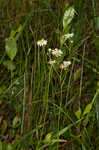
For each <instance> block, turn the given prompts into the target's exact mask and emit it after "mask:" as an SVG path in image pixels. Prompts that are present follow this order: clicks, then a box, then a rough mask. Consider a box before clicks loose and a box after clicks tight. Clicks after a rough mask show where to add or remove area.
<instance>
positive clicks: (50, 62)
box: [48, 60, 56, 65]
mask: <svg viewBox="0 0 99 150" xmlns="http://www.w3.org/2000/svg"><path fill="white" fill-rule="evenodd" d="M48 63H49V64H50V65H53V64H55V63H56V61H55V60H49V62H48Z"/></svg>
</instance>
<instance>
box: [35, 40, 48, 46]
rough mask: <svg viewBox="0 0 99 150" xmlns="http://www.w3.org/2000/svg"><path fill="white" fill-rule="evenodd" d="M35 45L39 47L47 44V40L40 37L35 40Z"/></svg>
mask: <svg viewBox="0 0 99 150" xmlns="http://www.w3.org/2000/svg"><path fill="white" fill-rule="evenodd" d="M37 45H38V46H40V47H41V46H44V45H47V40H44V39H41V40H39V41H37Z"/></svg>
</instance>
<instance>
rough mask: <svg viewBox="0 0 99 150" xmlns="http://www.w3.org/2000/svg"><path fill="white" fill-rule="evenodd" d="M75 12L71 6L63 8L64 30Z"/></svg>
mask: <svg viewBox="0 0 99 150" xmlns="http://www.w3.org/2000/svg"><path fill="white" fill-rule="evenodd" d="M74 14H75V10H74V8H73V7H69V8H67V9H66V10H65V13H64V16H63V29H64V31H65V30H66V28H67V27H68V25H69V24H70V23H71V21H72V19H73V17H74Z"/></svg>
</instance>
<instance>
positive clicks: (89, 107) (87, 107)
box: [83, 103, 92, 116]
mask: <svg viewBox="0 0 99 150" xmlns="http://www.w3.org/2000/svg"><path fill="white" fill-rule="evenodd" d="M91 108H92V103H90V104H88V105H87V106H86V107H85V110H84V112H83V116H85V115H86V114H88V113H89V112H90V111H91Z"/></svg>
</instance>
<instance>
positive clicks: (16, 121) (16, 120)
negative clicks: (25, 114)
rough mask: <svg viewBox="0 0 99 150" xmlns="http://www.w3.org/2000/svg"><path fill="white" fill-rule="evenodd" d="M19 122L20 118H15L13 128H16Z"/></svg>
mask: <svg viewBox="0 0 99 150" xmlns="http://www.w3.org/2000/svg"><path fill="white" fill-rule="evenodd" d="M18 121H19V118H18V116H15V117H14V119H13V125H12V126H13V128H14V127H15V126H16V124H17V123H18Z"/></svg>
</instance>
